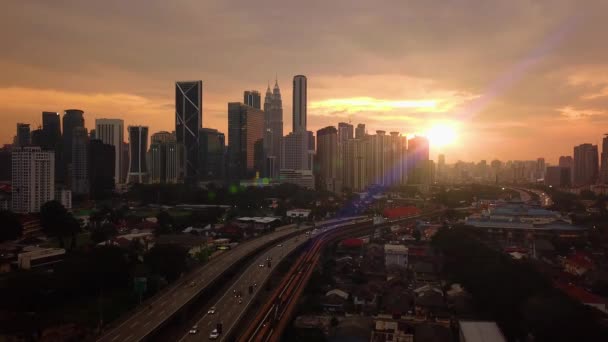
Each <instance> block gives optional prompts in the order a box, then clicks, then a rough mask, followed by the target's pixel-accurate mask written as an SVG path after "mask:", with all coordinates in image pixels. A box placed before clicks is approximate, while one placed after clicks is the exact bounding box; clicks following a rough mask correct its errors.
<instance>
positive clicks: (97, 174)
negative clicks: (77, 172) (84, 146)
mask: <svg viewBox="0 0 608 342" xmlns="http://www.w3.org/2000/svg"><path fill="white" fill-rule="evenodd" d="M88 154H89V162H88V164H89V172H88V173H89V186H90V190H89V192H90V194H91V198H92V199H95V200H102V199H108V198H110V197H111V196H112V192H113V191H114V188H115V187H116V184H115V179H116V177H115V172H117V170H116V165H115V163H116V148H115V147H114V145H111V144H106V143H104V142H103V141H102V140H101V139H92V140H91V141H89V153H88Z"/></svg>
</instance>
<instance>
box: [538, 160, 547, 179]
mask: <svg viewBox="0 0 608 342" xmlns="http://www.w3.org/2000/svg"><path fill="white" fill-rule="evenodd" d="M545 169H546V165H545V158H538V159H536V172H535V178H536V179H535V181H537V180H539V179H544V178H545Z"/></svg>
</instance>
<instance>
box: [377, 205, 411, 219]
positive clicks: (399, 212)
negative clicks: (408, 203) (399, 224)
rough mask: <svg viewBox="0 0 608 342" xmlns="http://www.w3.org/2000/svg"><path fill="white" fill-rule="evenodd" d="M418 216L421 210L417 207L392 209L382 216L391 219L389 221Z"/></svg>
mask: <svg viewBox="0 0 608 342" xmlns="http://www.w3.org/2000/svg"><path fill="white" fill-rule="evenodd" d="M417 214H420V209H418V208H416V207H397V208H390V209H384V212H382V215H384V217H386V218H389V219H395V218H401V217H407V216H412V215H417Z"/></svg>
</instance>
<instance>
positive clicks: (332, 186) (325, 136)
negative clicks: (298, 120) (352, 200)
mask: <svg viewBox="0 0 608 342" xmlns="http://www.w3.org/2000/svg"><path fill="white" fill-rule="evenodd" d="M343 146H344V147H346V144H344V145H343ZM338 163H339V160H338V130H336V127H334V126H327V127H325V128H322V129H320V130H318V131H317V165H316V167H317V169H318V175H319V182H318V183H319V184H320V185H321V187H322V189H325V190H328V191H332V192H338V191H342V182H341V179H340V177H339V175H338V172H339V169H338Z"/></svg>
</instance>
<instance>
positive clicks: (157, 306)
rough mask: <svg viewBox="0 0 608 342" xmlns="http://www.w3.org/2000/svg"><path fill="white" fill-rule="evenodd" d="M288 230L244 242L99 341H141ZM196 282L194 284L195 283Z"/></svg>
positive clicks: (285, 234)
mask: <svg viewBox="0 0 608 342" xmlns="http://www.w3.org/2000/svg"><path fill="white" fill-rule="evenodd" d="M297 230H298V229H297V228H288V229H284V230H281V231H278V232H274V233H271V234H269V235H267V236H263V237H260V238H258V239H255V240H251V241H248V242H245V243H243V244H241V245H239V246H237V247H236V248H235V249H234V250H231V251H229V252H227V253H224V254H221V255H219V256H218V257H216V258H214V259H212V260H210V261H209V262H208V263H207V264H205V265H204V266H203V267H201V268H199V269H197V270H196V271H194V272H192V273H191V274H189V275H187V276H185V277H183V279H180V280H178V281H177V283H176V284H174V285H171V288H170V289H168V290H167V291H165V292H164V293H162V294H160V295H159V296H158V297H156V298H154V299H153V301H152V302H149V303H146V304H144V305H140V307H139V308H137V309H136V311H135V312H133V313H132V315H131V316H130V317H129V318H128V319H126V320H124V321H123V322H121V323H120V324H119V325H118V326H116V327H114V328H113V329H112V330H110V331H107V332H105V333H104V335H103V336H102V337H101V338H99V339H98V341H104V342H118V341H121V342H123V341H124V342H128V341H141V340H142V339H144V338H146V337H147V336H148V335H149V334H150V333H152V332H153V331H154V330H156V329H157V328H158V327H159V326H160V325H161V324H162V323H164V322H165V321H166V320H168V319H169V318H170V317H171V316H173V315H174V314H175V313H176V312H177V311H178V310H179V309H180V308H182V307H183V306H184V305H186V304H187V303H188V302H189V301H191V300H192V299H193V298H194V297H195V296H196V295H197V294H198V293H199V292H200V291H202V290H203V289H204V288H205V287H207V286H208V285H209V284H211V283H212V282H213V280H215V279H216V278H217V277H218V276H220V275H221V274H222V273H223V272H224V271H225V270H226V269H228V268H230V267H231V266H232V265H233V264H235V263H236V262H238V261H239V260H240V259H242V258H243V257H245V256H246V255H247V254H249V253H251V252H252V251H254V250H256V249H259V248H261V247H262V246H264V244H266V243H269V242H271V241H279V240H281V239H282V238H283V237H285V236H287V235H289V234H292V233H294V232H296V231H297ZM193 282H194V283H193Z"/></svg>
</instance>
